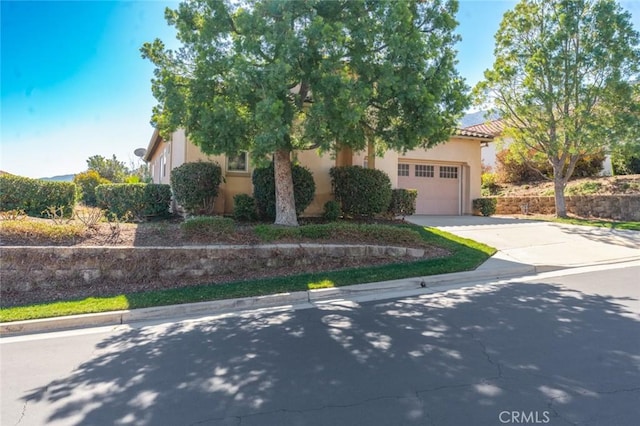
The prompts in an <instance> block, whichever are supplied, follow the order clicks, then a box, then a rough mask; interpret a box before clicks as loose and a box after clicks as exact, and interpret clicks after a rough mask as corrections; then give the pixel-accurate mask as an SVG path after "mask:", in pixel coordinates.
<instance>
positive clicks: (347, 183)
mask: <svg viewBox="0 0 640 426" xmlns="http://www.w3.org/2000/svg"><path fill="white" fill-rule="evenodd" d="M329 174H330V176H331V184H332V186H333V192H334V195H335V198H336V200H337V201H338V202H340V204H341V207H342V211H343V212H344V213H345V214H348V215H352V216H373V215H376V214H379V213H383V212H386V211H387V209H388V208H389V204H390V203H391V180H390V179H389V176H387V174H386V173H384V172H383V171H381V170H376V169H364V168H362V167H360V166H345V167H333V168H331V170H330V171H329Z"/></svg>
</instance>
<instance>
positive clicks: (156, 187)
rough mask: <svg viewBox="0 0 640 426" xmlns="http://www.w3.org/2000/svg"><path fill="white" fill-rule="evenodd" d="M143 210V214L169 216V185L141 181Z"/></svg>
mask: <svg viewBox="0 0 640 426" xmlns="http://www.w3.org/2000/svg"><path fill="white" fill-rule="evenodd" d="M140 185H144V186H145V187H144V195H143V200H142V201H143V203H144V210H143V211H142V213H143V214H144V215H145V216H159V217H165V216H169V208H170V206H171V186H170V185H165V184H158V183H143V184H140Z"/></svg>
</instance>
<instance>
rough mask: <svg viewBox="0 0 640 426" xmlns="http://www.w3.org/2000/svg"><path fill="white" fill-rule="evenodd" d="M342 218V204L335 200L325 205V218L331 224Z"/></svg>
mask: <svg viewBox="0 0 640 426" xmlns="http://www.w3.org/2000/svg"><path fill="white" fill-rule="evenodd" d="M340 216H342V210H341V209H340V203H339V202H337V201H335V200H329V201H327V202H326V203H324V218H325V219H326V220H328V221H329V222H335V221H336V220H338V219H340Z"/></svg>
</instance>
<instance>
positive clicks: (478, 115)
mask: <svg viewBox="0 0 640 426" xmlns="http://www.w3.org/2000/svg"><path fill="white" fill-rule="evenodd" d="M498 118H500V116H499V115H498V114H488V111H478V112H472V113H470V114H467V115H465V116H464V117H462V118H461V119H460V123H459V125H460V127H461V128H462V129H464V128H465V127H469V126H475V125H476V124H482V123H486V122H487V121H492V120H497V119H498Z"/></svg>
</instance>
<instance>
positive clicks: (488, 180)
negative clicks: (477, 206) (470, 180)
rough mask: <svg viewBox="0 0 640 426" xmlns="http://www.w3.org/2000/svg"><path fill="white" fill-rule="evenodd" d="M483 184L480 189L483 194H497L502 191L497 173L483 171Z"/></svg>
mask: <svg viewBox="0 0 640 426" xmlns="http://www.w3.org/2000/svg"><path fill="white" fill-rule="evenodd" d="M480 179H481V182H482V184H481V186H480V190H481V192H482V195H483V196H488V195H497V194H498V192H499V191H500V185H498V176H497V174H495V173H483V174H482V176H481V177H480Z"/></svg>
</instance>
